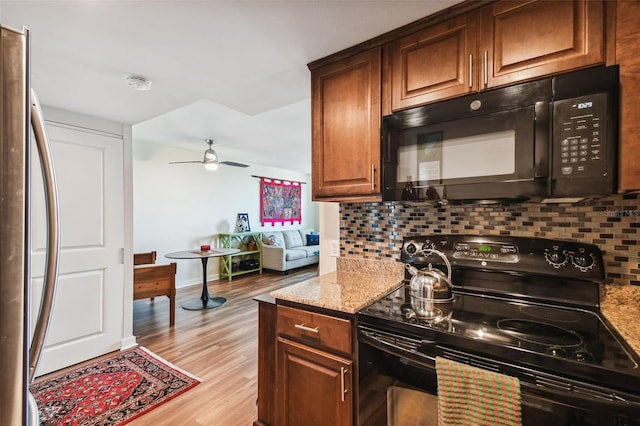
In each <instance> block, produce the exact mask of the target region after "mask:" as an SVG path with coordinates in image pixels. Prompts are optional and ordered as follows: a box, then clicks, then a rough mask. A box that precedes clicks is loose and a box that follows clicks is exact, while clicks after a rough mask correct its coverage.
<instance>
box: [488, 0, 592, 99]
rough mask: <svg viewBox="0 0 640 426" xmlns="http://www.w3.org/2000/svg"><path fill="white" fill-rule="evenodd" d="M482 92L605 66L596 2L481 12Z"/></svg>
mask: <svg viewBox="0 0 640 426" xmlns="http://www.w3.org/2000/svg"><path fill="white" fill-rule="evenodd" d="M480 54H481V56H482V57H483V61H482V68H483V70H482V73H481V74H482V82H481V89H482V88H486V87H494V86H502V85H506V84H510V83H513V82H517V81H521V80H527V79H531V78H536V77H540V76H544V75H548V74H554V73H558V72H563V71H567V70H571V69H576V68H581V67H587V66H590V65H596V64H604V61H605V55H604V5H603V2H602V1H599V0H593V1H591V0H558V1H512V0H509V1H499V2H497V3H495V4H493V5H491V6H488V7H487V8H484V9H482V11H481V22H480Z"/></svg>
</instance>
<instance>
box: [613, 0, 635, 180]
mask: <svg viewBox="0 0 640 426" xmlns="http://www.w3.org/2000/svg"><path fill="white" fill-rule="evenodd" d="M616 7H617V10H616V63H618V64H619V65H620V152H619V158H620V185H619V189H620V190H636V189H640V155H638V153H640V137H638V135H640V120H638V117H640V2H639V1H636V0H625V1H618V2H617V5H616Z"/></svg>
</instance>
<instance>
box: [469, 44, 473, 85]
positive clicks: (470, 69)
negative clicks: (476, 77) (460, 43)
mask: <svg viewBox="0 0 640 426" xmlns="http://www.w3.org/2000/svg"><path fill="white" fill-rule="evenodd" d="M472 87H473V55H472V54H471V53H469V89H471V88H472Z"/></svg>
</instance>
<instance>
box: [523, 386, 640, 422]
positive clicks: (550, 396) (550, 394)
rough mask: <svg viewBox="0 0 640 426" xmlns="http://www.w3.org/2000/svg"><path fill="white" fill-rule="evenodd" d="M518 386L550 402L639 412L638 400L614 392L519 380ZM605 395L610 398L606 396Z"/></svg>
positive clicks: (596, 408)
mask: <svg viewBox="0 0 640 426" xmlns="http://www.w3.org/2000/svg"><path fill="white" fill-rule="evenodd" d="M520 388H521V389H522V391H523V393H524V394H525V395H528V396H534V397H541V398H543V399H547V400H549V401H551V402H557V403H561V404H566V405H569V406H573V407H579V408H588V409H591V410H593V411H603V412H612V413H616V414H620V415H626V416H634V417H635V416H637V415H638V413H639V412H640V402H635V401H628V400H626V399H624V398H623V397H621V396H619V395H617V394H616V393H614V392H611V393H610V394H605V393H604V392H603V393H602V396H595V395H592V394H590V393H587V392H589V390H587V389H585V391H584V392H581V391H580V390H579V389H575V388H574V389H573V390H568V389H563V390H558V389H553V388H550V387H548V386H539V385H534V384H532V383H527V382H523V381H520ZM605 395H607V396H609V397H611V398H617V399H616V400H614V399H609V398H606V397H605Z"/></svg>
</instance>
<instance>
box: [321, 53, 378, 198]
mask: <svg viewBox="0 0 640 426" xmlns="http://www.w3.org/2000/svg"><path fill="white" fill-rule="evenodd" d="M380 56H381V54H380V49H379V48H378V49H373V50H370V51H367V52H364V53H361V54H358V55H355V56H353V57H350V58H348V59H346V60H343V61H339V62H336V63H333V64H329V65H326V66H324V67H322V68H319V69H317V70H314V71H313V72H312V74H311V87H312V92H311V98H312V122H313V132H312V134H313V150H312V152H313V198H314V200H315V199H322V197H335V196H357V195H371V194H379V193H380V185H379V181H380V178H379V172H378V171H379V168H380V91H381V80H380V69H381V62H380Z"/></svg>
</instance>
